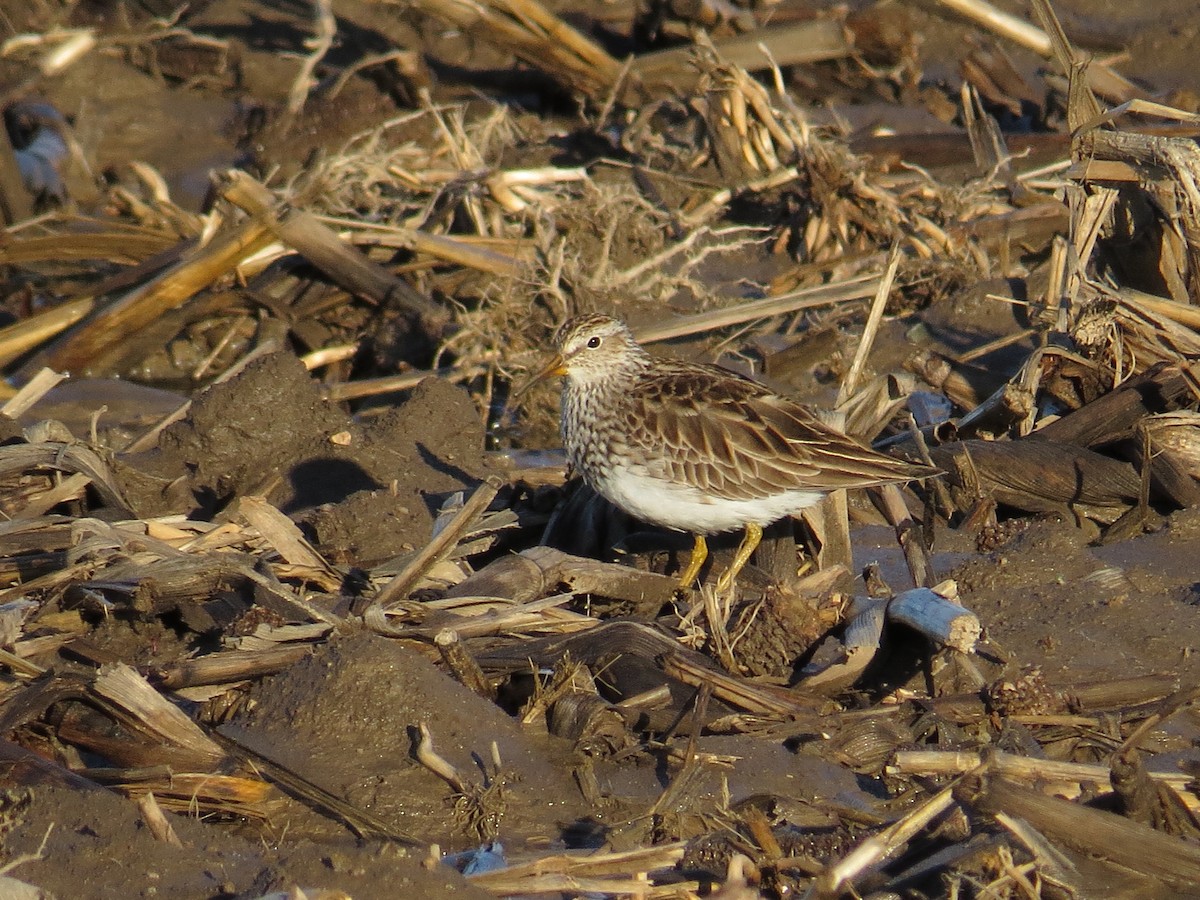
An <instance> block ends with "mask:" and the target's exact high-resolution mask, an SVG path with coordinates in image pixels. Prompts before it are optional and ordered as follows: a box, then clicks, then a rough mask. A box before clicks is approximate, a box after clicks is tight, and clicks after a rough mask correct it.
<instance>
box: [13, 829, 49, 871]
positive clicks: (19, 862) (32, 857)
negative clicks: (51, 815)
mask: <svg viewBox="0 0 1200 900" xmlns="http://www.w3.org/2000/svg"><path fill="white" fill-rule="evenodd" d="M53 830H54V823H53V822H51V823H50V824H49V825H47V826H46V833H45V834H44V835H42V842H41V843H40V844H39V845H38V848H37V851H36V852H34V853H22V854H21V855H20V856H15V857H13V858H12V859H10V860H9V861H8V862H6V863H5V864H4V865H2V866H0V875H7V874H8V873H9V872H11V871H12V870H13V869H15V868H16V867H17V866H23V865H25V863H27V862H38V861H39V860H43V859H45V858H46V857H45V850H46V844H47V843H48V842H49V840H50V832H52V831H53Z"/></svg>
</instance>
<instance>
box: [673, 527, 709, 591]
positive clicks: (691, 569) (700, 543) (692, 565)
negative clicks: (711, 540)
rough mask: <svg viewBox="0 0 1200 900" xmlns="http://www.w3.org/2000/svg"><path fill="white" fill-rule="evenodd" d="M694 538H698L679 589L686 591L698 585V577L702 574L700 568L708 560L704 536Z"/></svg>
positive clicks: (699, 535)
mask: <svg viewBox="0 0 1200 900" xmlns="http://www.w3.org/2000/svg"><path fill="white" fill-rule="evenodd" d="M694 537H695V538H696V542H695V543H694V544H693V545H692V556H691V558H690V559H689V560H688V564H687V567H686V568H685V569H684V570H683V574H682V575H680V576H679V588H680V590H684V591H690V590H691V589H692V586H693V585H694V584H695V583H696V576H697V575H699V574H700V567H701V566H702V565H704V561H705V560H706V559H708V544H706V543H705V542H704V535H702V534H697V535H695V536H694Z"/></svg>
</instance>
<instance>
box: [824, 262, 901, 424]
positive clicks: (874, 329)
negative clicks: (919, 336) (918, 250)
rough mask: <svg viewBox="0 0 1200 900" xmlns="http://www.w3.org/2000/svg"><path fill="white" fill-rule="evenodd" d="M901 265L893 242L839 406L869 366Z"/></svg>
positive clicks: (844, 383) (847, 374) (839, 393)
mask: <svg viewBox="0 0 1200 900" xmlns="http://www.w3.org/2000/svg"><path fill="white" fill-rule="evenodd" d="M899 267H900V245H899V244H892V249H891V250H890V251H889V252H888V260H887V266H886V267H885V268H884V271H883V278H881V279H880V280H879V287H878V288H877V289H876V291H875V300H874V301H873V302H872V303H871V312H870V313H869V314H868V315H867V324H866V325H865V326H863V333H862V338H861V339H860V340H859V342H858V350H857V351H856V352H855V354H854V362H852V363H851V364H850V371H849V372H847V373H846V377H845V378H843V379H842V386H841V387H840V388H839V389H838V396H837V405H838V406H839V407H840V406H841V405H842V404H843V403H845V402H846V401H847V400H848V399H850V396H851V395H852V394H853V393H854V389H855V388H857V387H858V382H859V379H860V378H862V373H863V370H864V369H865V368H866V367H867V357H868V356H869V355H870V353H871V347H872V346H873V345H874V344H875V335H876V334H878V333H879V323H880V322H882V321H883V311H884V309H886V308H887V300H888V295H889V294H891V292H892V284H893V283H894V282H895V280H896V270H897V269H898V268H899Z"/></svg>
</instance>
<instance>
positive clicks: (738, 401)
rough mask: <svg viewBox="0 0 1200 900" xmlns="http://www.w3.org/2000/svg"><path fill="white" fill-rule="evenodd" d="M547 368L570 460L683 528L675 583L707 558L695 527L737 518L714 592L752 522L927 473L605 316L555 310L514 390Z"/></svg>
mask: <svg viewBox="0 0 1200 900" xmlns="http://www.w3.org/2000/svg"><path fill="white" fill-rule="evenodd" d="M552 376H562V377H563V385H562V414H561V434H562V442H563V447H564V448H565V449H566V453H567V459H568V462H569V463H570V466H571V469H572V470H573V471H575V472H577V473H578V474H579V475H581V476H582V477H583V480H584V482H586V483H587V484H588V485H589V486H590V487H591V488H592V489H593V490H594V491H595V492H596V493H598V494H599V495H600V496H602V497H604V498H605V499H606V500H608V501H609V502H610V503H612V504H614V505H615V506H617V507H618V508H620V509H622V510H624V511H625V512H627V513H629V514H630V515H632V516H634V517H635V518H637V519H640V520H642V521H644V522H648V523H650V524H652V525H656V526H659V527H663V528H668V529H673V530H675V531H682V532H689V533H690V534H691V535H692V537H693V547H692V552H691V556H690V558H689V560H688V563H687V565H686V566H685V567H684V569H683V571H682V573H681V574H680V577H679V585H680V587H681V588H682V589H684V590H690V589H691V587H692V585H693V584H694V582H695V580H696V577H697V576H698V575H699V574H700V569H701V567H702V566H703V565H704V562H705V560H706V559H707V557H708V544H707V541H706V537H707V536H710V535H714V534H720V533H723V532H729V531H735V530H737V529H742V530H743V531H744V535H743V538H742V541H741V544H740V545H739V546H738V549H737V552H736V553H735V554H734V557H733V561H732V563H731V564H730V566H729V567H728V569H726V570H725V572H724V573H723V574H722V575H721V576H720V577H719V578H718V580H717V584H716V590H717V592H718V594H721V595H724V594H725V593H726V592H728V591H729V590H730V588H731V587H732V586H733V584H734V582H735V579H736V578H737V576H738V574H739V573H740V572H741V570H742V568H743V567H744V566H745V565H746V563H747V562H748V561H749V559H750V556H751V554H753V552H754V550H755V548H756V547H757V546H758V544H759V541H761V540H762V532H763V528H764V527H765V526H767V525H770V524H772V523H773V522H776V521H778V520H779V519H782V518H784V517H786V516H789V515H793V514H796V513H799V512H800V511H802V510H804V509H806V508H807V507H810V506H812V505H813V504H815V503H817V502H819V501H820V500H821V498H822V497H824V496H825V495H826V494H828V493H829V492H830V491H833V490H837V489H839V488H859V487H873V486H877V485H884V484H893V483H898V482H906V481H912V480H916V479H920V478H927V477H930V476H933V475H937V474H940V472H939V470H938V469H936V468H934V467H931V466H924V465H918V464H914V463H910V462H907V461H905V460H901V459H897V458H895V457H891V456H888V455H886V454H883V453H880V452H878V451H876V450H873V449H871V448H870V447H868V446H867V445H866V444H864V443H862V442H861V441H858V440H856V439H855V438H852V437H849V436H847V435H846V434H844V433H842V432H840V431H838V430H837V429H835V428H833V427H831V426H829V425H827V424H825V423H824V422H823V421H821V419H820V418H819V417H818V416H817V415H816V413H815V412H814V411H813V410H812V409H811V408H809V407H807V406H805V405H803V404H801V403H798V402H796V401H795V400H792V399H790V398H788V397H785V396H783V395H781V394H779V393H776V392H775V391H772V390H771V389H770V388H768V387H767V386H766V385H764V384H761V383H760V382H757V381H754V380H753V379H750V378H747V377H745V376H742V375H740V374H738V373H736V372H733V371H731V370H729V369H724V368H721V367H720V366H715V365H706V364H701V363H693V362H685V361H681V360H674V359H668V358H665V357H659V356H653V355H651V354H650V353H648V352H647V351H646V350H645V349H644V348H643V347H642V346H641V345H640V344H638V342H637V341H636V340H635V339H634V336H633V334H632V332H630V330H629V328H628V327H627V326H626V325H625V324H624V323H623V322H622V321H621V320H619V319H616V318H614V317H612V316H606V315H601V314H597V313H588V314H584V315H579V316H575V317H574V318H571V319H569V320H567V321H566V322H564V323H563V324H562V325H561V326H560V327H559V329H558V331H557V333H556V334H555V337H554V352H553V355H552V357H551V358H550V360H549V361H548V362H547V363H546V365H545V366H544V367H543V368H542V369H541V371H539V372H538V373H537V374H536V375H535V376H534V377H533V379H532V380H531V381H530V382H529V383H528V384H527V385H526V386H525V387H524V388H522V390H521V392H520V393H522V394H524V393H525V392H526V391H528V390H529V388H531V387H532V386H533V385H535V384H537V383H539V382H541V381H543V380H545V379H547V378H549V377H552Z"/></svg>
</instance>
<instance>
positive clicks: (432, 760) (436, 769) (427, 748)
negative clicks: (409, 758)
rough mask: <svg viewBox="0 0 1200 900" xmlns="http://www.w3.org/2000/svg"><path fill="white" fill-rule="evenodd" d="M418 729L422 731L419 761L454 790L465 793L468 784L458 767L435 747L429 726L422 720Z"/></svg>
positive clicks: (418, 752)
mask: <svg viewBox="0 0 1200 900" xmlns="http://www.w3.org/2000/svg"><path fill="white" fill-rule="evenodd" d="M417 730H418V731H419V732H420V733H421V740H420V741H418V742H417V762H419V763H420V764H421V765H423V766H424V767H425V768H427V769H428V770H429V771H430V772H432V773H433V774H434V775H436V776H437V777H438V778H440V779H442V781H444V782H446V784H448V785H450V787H452V788H454V790H456V791H458V792H459V793H460V794H465V793H466V792H467V789H468V786H467V783H466V782H465V781H463V779H462V776H461V775H459V774H458V769H456V768H454V766H453V765H452V764H451V763H450V761H449V760H447V759H446V758H445V757H443V756H440V755H439V754H438V752H437V751H436V750H434V749H433V735H432V734H430V733H429V726H428V725H426V724H425V723H424V722H422V723H420V724H419V725H418V726H417Z"/></svg>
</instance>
